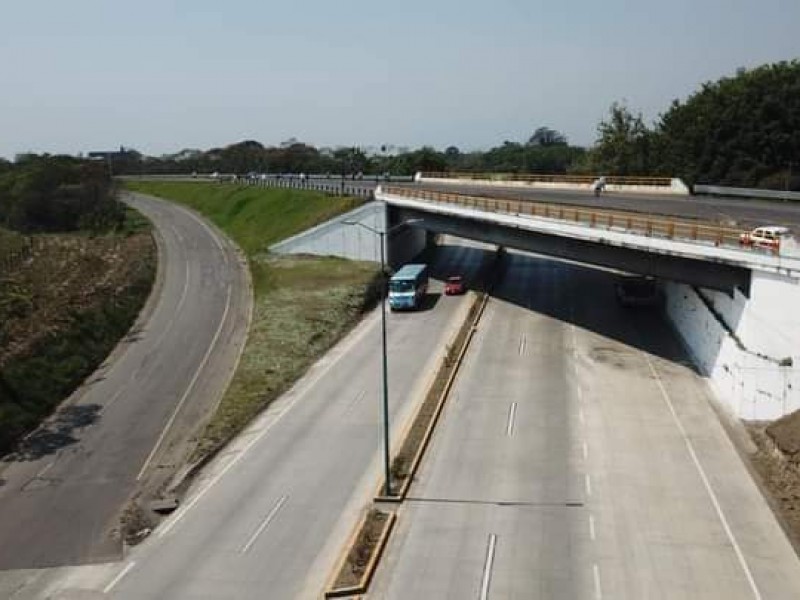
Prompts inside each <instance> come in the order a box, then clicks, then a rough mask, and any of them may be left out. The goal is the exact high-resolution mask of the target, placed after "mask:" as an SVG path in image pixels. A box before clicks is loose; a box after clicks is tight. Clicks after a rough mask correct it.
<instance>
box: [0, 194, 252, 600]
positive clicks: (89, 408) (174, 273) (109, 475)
mask: <svg viewBox="0 0 800 600" xmlns="http://www.w3.org/2000/svg"><path fill="white" fill-rule="evenodd" d="M129 201H130V203H131V204H132V205H133V206H135V207H136V208H138V209H139V210H141V211H142V212H143V213H144V214H146V215H147V216H148V217H149V218H150V219H151V220H152V221H153V222H154V224H155V226H156V228H157V231H158V237H159V246H160V252H159V253H160V263H161V264H160V267H159V268H160V269H161V276H160V277H159V279H160V285H161V287H160V288H159V289H157V290H156V292H155V295H154V296H153V297H152V298H151V301H150V304H149V305H148V307H146V308H145V311H144V313H143V315H142V316H141V317H140V322H139V323H138V324H137V326H135V327H134V330H133V331H132V332H131V334H130V335H129V336H128V338H126V340H124V341H123V342H122V344H121V345H120V346H119V347H118V348H117V350H115V352H114V353H113V354H112V358H110V359H109V360H108V361H107V363H106V364H104V365H103V366H102V367H101V368H100V369H99V371H98V372H97V373H95V374H94V375H93V376H92V377H90V379H89V380H88V382H87V383H86V384H85V385H84V386H83V388H82V389H81V390H79V391H78V392H77V393H76V394H75V395H74V396H73V398H71V399H70V401H69V402H68V403H67V404H66V405H65V406H63V407H62V408H61V409H60V410H59V411H58V412H57V414H56V415H55V418H54V419H52V420H51V421H50V422H49V424H48V425H46V426H45V428H43V429H42V430H40V431H39V432H37V433H36V434H34V435H33V436H32V438H30V439H29V440H28V442H27V443H26V444H25V445H24V446H23V451H22V452H20V453H18V454H17V455H15V456H11V457H9V458H8V459H7V460H6V461H4V462H3V463H2V466H0V469H2V471H1V472H0V478H1V479H2V484H0V506H1V507H2V509H1V510H0V569H3V570H6V569H29V568H34V567H52V566H59V565H78V564H85V563H95V562H100V561H108V560H118V559H120V558H121V543H120V541H119V537H118V536H116V535H114V529H115V528H116V527H117V526H118V514H119V512H120V510H121V508H122V507H123V505H124V504H125V502H126V500H127V499H128V498H129V496H130V494H131V493H132V492H133V491H134V490H135V489H136V486H137V483H138V481H140V480H141V479H142V478H144V477H147V476H149V475H150V474H151V472H152V471H153V470H155V469H158V467H159V458H160V457H161V456H162V454H163V452H164V450H165V448H166V447H167V446H168V445H169V444H170V443H171V442H172V441H174V439H177V438H180V437H181V435H183V436H185V435H186V431H185V430H184V431H180V428H181V427H183V426H185V425H186V424H187V423H192V422H194V421H193V419H194V418H196V415H197V414H203V412H204V411H207V410H208V408H209V406H211V405H213V404H214V403H215V402H216V401H217V399H218V398H219V395H220V393H221V391H222V390H223V389H224V387H225V385H226V383H227V380H228V376H229V374H230V372H231V370H232V369H233V367H234V364H235V362H236V358H237V356H238V351H239V348H240V347H241V345H242V344H243V342H244V339H245V335H246V327H247V320H248V315H249V310H250V308H249V307H250V294H249V290H248V288H247V279H246V271H245V269H244V265H243V264H241V263H240V262H239V260H238V258H237V255H236V252H235V250H234V248H233V247H232V246H231V245H230V244H229V243H228V242H227V241H226V240H225V239H224V238H223V237H221V236H220V235H218V234H216V233H215V232H214V231H212V230H211V229H210V228H209V227H208V226H207V225H205V224H204V223H203V222H202V221H201V220H200V219H199V218H198V217H196V216H195V215H193V214H192V213H190V212H188V211H187V210H185V209H183V208H180V207H178V206H176V205H173V204H169V203H166V202H162V201H159V200H156V199H152V198H147V197H142V196H132V197H130V199H129ZM193 415H195V416H194V417H193ZM176 436H177V438H176ZM0 595H2V586H1V585H0ZM9 596H10V594H9Z"/></svg>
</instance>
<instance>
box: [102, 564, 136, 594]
mask: <svg viewBox="0 0 800 600" xmlns="http://www.w3.org/2000/svg"><path fill="white" fill-rule="evenodd" d="M135 565H136V563H135V562H134V561H131V562H129V563H128V564H127V565H125V568H124V569H122V571H120V572H119V573H117V576H116V577H114V579H112V580H111V581H110V582H109V584H108V585H107V586H106V587H104V588H103V593H104V594H107V593H109V592H110V591H111V590H113V589H114V586H115V585H117V584H118V583H119V582H120V581H122V578H123V577H125V575H127V574H128V573H129V572H130V570H131V569H132V568H133V567H134V566H135Z"/></svg>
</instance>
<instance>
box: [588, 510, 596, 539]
mask: <svg viewBox="0 0 800 600" xmlns="http://www.w3.org/2000/svg"><path fill="white" fill-rule="evenodd" d="M589 537H590V538H591V540H592V541H594V540H595V539H596V535H595V531H594V516H593V515H589Z"/></svg>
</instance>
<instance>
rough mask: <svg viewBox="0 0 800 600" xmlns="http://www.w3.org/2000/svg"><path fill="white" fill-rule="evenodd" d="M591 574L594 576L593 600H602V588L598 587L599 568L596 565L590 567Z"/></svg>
mask: <svg viewBox="0 0 800 600" xmlns="http://www.w3.org/2000/svg"><path fill="white" fill-rule="evenodd" d="M592 574H593V575H594V598H595V600H603V587H602V586H601V585H600V567H598V566H597V563H594V564H593V565H592Z"/></svg>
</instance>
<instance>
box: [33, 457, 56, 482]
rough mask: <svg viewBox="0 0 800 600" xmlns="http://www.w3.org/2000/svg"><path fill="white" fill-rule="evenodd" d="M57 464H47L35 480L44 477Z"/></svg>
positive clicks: (54, 462)
mask: <svg viewBox="0 0 800 600" xmlns="http://www.w3.org/2000/svg"><path fill="white" fill-rule="evenodd" d="M55 464H56V461H53V462H50V463H47V464H46V465H45V466H44V467H42V468H41V469H40V470H39V472H38V473H37V474H36V475H34V476H33V478H34V479H36V478H37V477H41V476H42V475H44V474H45V473H47V472H48V471H49V470H50V469H52V468H53V466H54V465H55Z"/></svg>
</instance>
